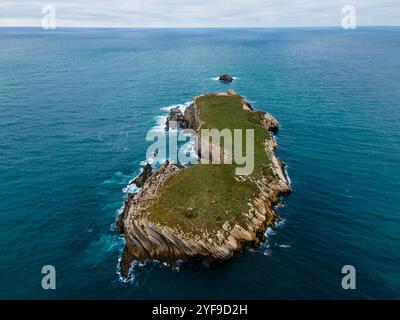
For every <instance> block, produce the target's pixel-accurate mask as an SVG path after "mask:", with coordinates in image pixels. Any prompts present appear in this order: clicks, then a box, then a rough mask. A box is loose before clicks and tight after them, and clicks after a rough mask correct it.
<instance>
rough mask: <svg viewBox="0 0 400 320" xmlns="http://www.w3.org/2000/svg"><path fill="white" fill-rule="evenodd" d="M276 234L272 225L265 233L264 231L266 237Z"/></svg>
mask: <svg viewBox="0 0 400 320" xmlns="http://www.w3.org/2000/svg"><path fill="white" fill-rule="evenodd" d="M274 234H275V231H274V230H272V228H271V227H268V228H267V230H265V233H264V235H265V236H266V237H268V236H272V235H274Z"/></svg>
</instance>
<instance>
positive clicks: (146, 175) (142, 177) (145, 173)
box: [130, 163, 153, 188]
mask: <svg viewBox="0 0 400 320" xmlns="http://www.w3.org/2000/svg"><path fill="white" fill-rule="evenodd" d="M152 170H153V168H152V167H151V164H150V163H147V164H146V165H145V166H144V168H143V171H142V173H141V174H140V175H139V176H138V177H137V178H135V179H133V180H132V182H131V183H130V184H135V185H136V186H138V187H139V188H141V187H143V185H144V183H145V182H146V180H147V179H148V178H149V177H150V176H151V173H152V172H151V171H152Z"/></svg>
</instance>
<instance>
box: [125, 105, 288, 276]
mask: <svg viewBox="0 0 400 320" xmlns="http://www.w3.org/2000/svg"><path fill="white" fill-rule="evenodd" d="M195 101H196V100H195ZM243 101H245V100H244V99H243ZM247 106H248V105H247V103H243V108H245V107H246V108H247ZM246 110H248V109H246ZM248 112H251V111H248ZM185 121H187V123H189V124H190V127H191V128H193V129H195V130H198V129H199V128H200V127H201V119H200V113H199V112H198V106H196V103H194V104H193V105H192V106H190V107H188V108H187V109H186V111H185ZM261 122H262V125H263V127H264V128H265V130H276V129H277V127H278V122H277V121H276V119H275V118H274V117H272V116H271V115H270V114H268V113H264V114H263V117H262V119H261ZM276 147H277V144H276V142H275V139H267V140H265V142H264V148H265V152H266V154H267V156H268V157H269V159H270V160H271V165H270V171H271V172H272V173H273V174H272V176H273V177H274V178H273V179H271V174H269V175H261V177H260V178H258V179H257V180H254V181H253V182H254V184H255V186H256V189H257V192H256V193H255V196H254V197H253V198H252V199H251V203H249V210H248V212H246V213H243V214H244V216H245V217H244V218H245V220H246V221H247V223H246V227H243V226H241V225H239V224H238V223H234V222H232V221H225V222H224V223H222V224H221V227H220V228H219V229H218V230H216V231H215V232H214V233H213V234H210V233H209V232H207V231H204V232H200V233H199V234H196V235H193V234H191V233H186V232H184V231H182V230H181V229H179V228H174V227H171V226H169V225H167V224H163V223H160V222H157V221H154V219H149V214H148V211H147V209H148V204H149V202H151V201H156V200H157V197H158V196H159V194H160V190H162V188H163V186H164V185H165V183H166V182H167V181H168V179H169V178H170V177H171V176H173V175H176V174H178V173H179V172H180V171H182V170H185V168H184V167H182V166H180V165H177V164H172V163H168V162H166V163H165V164H163V165H162V166H161V167H159V168H158V169H157V170H156V171H154V172H153V173H152V174H151V175H150V176H149V177H147V179H146V181H145V182H144V183H143V186H142V188H141V189H140V191H139V192H138V193H136V194H133V195H130V197H129V199H128V200H127V201H126V203H125V207H124V210H123V212H122V213H121V215H120V217H119V219H118V221H117V226H118V228H119V230H120V232H121V233H124V235H125V241H126V244H125V248H124V251H123V255H122V258H121V262H120V266H121V274H122V275H123V276H125V277H126V276H127V275H128V272H129V268H130V265H131V263H132V261H133V260H138V261H145V260H147V259H153V260H159V261H163V262H167V263H169V264H171V265H174V264H175V263H176V261H177V260H179V259H186V258H190V257H201V258H203V259H205V260H210V259H216V260H225V259H228V258H230V257H232V255H233V254H234V253H235V252H236V251H238V250H240V249H241V248H242V247H243V245H245V244H258V242H259V236H260V233H261V232H260V231H262V230H264V229H265V227H267V226H269V225H273V223H274V222H275V221H276V220H277V219H278V217H277V215H276V213H275V212H274V210H273V207H274V205H275V204H277V203H278V202H279V201H280V200H279V196H280V195H281V194H284V193H288V192H290V191H291V188H290V185H289V182H288V180H287V177H286V175H285V173H284V164H283V163H282V162H281V161H280V160H279V159H278V158H277V156H276V155H275V153H274V150H275V148H276ZM237 179H243V177H240V176H238V177H237Z"/></svg>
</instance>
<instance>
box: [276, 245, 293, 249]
mask: <svg viewBox="0 0 400 320" xmlns="http://www.w3.org/2000/svg"><path fill="white" fill-rule="evenodd" d="M290 247H291V245H290V244H280V245H279V248H284V249H288V248H290Z"/></svg>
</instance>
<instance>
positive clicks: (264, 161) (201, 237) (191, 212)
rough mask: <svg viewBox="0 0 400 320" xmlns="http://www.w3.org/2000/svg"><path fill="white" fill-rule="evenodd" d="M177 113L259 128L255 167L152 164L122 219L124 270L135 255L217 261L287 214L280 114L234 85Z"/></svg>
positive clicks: (185, 118)
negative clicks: (248, 170)
mask: <svg viewBox="0 0 400 320" xmlns="http://www.w3.org/2000/svg"><path fill="white" fill-rule="evenodd" d="M170 119H174V120H178V123H180V125H181V127H182V128H191V129H193V130H195V131H197V132H199V130H200V129H203V128H209V129H213V128H215V129H218V130H222V129H225V128H228V129H231V130H233V129H237V128H239V129H254V133H255V134H254V170H253V173H252V174H250V175H247V176H246V175H243V176H238V175H236V174H235V167H236V164H235V163H232V164H224V163H222V164H210V165H204V164H194V165H192V166H190V167H184V166H182V165H180V164H176V163H170V162H168V161H166V162H165V163H164V164H162V165H161V166H160V167H158V168H157V169H155V170H152V168H151V167H149V166H146V167H145V170H144V171H143V173H142V174H141V175H140V176H139V177H138V178H136V182H137V185H139V186H141V189H140V190H139V191H138V192H137V193H135V194H130V195H129V197H128V200H127V201H126V202H125V206H124V208H123V211H122V213H121V214H120V216H119V218H118V220H117V227H118V229H119V231H120V232H121V233H123V234H124V236H125V248H124V250H123V254H122V258H121V261H120V268H121V274H122V276H124V277H126V276H127V275H128V273H129V269H130V266H131V263H132V261H133V260H137V261H145V260H149V259H150V260H158V261H162V262H166V263H168V264H170V265H174V264H175V263H176V262H177V261H178V260H180V259H188V258H192V257H198V258H200V259H202V260H203V261H204V262H209V261H212V260H226V259H229V258H231V257H232V256H233V255H234V253H235V252H237V251H239V250H241V249H242V248H243V247H244V246H245V245H250V246H257V245H258V244H259V242H260V240H262V238H263V235H264V231H265V229H266V228H267V227H268V226H273V225H274V224H275V223H276V222H277V220H278V219H279V218H278V216H277V214H276V212H275V211H274V206H275V205H276V204H278V203H279V202H280V196H281V195H282V194H285V193H289V192H290V191H291V187H290V184H289V181H288V178H287V177H286V175H285V171H284V163H283V162H282V161H281V160H279V158H278V157H277V156H276V155H275V152H274V151H275V148H276V147H277V144H276V141H275V138H274V136H273V134H272V133H271V131H274V130H277V129H278V127H279V124H278V122H277V120H276V119H275V118H274V117H273V116H272V115H270V114H269V113H267V112H263V111H254V110H253V108H252V106H251V105H250V103H249V102H248V101H246V100H245V99H244V98H243V97H242V96H240V95H238V94H237V93H236V92H234V91H233V90H230V91H228V93H210V94H205V95H202V96H198V97H196V98H195V99H194V102H193V104H192V105H191V106H189V107H188V108H186V110H185V112H184V113H180V112H178V110H174V111H172V112H171V113H170ZM167 123H168V121H167ZM167 126H168V125H167Z"/></svg>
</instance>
